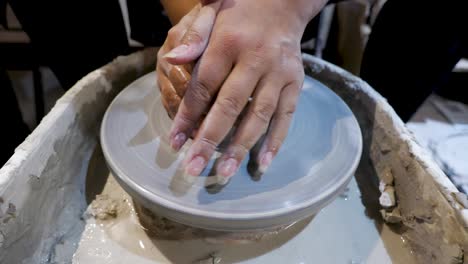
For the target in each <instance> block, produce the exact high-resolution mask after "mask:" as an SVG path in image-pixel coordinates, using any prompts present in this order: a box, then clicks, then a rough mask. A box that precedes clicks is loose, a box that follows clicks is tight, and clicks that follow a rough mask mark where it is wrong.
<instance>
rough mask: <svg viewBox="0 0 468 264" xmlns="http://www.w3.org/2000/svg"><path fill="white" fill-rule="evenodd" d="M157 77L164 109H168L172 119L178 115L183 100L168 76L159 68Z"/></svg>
mask: <svg viewBox="0 0 468 264" xmlns="http://www.w3.org/2000/svg"><path fill="white" fill-rule="evenodd" d="M157 75H158V84H159V89H160V91H161V100H162V103H163V105H164V108H166V110H167V112H168V114H169V117H171V119H172V118H174V116H175V114H176V113H177V109H178V108H179V105H180V101H181V99H180V97H179V96H178V95H177V92H176V91H175V89H174V86H173V85H172V83H171V81H169V79H168V78H167V76H166V75H165V74H164V73H163V72H162V71H161V70H160V69H159V68H158V69H157Z"/></svg>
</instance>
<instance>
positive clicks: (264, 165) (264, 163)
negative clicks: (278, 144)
mask: <svg viewBox="0 0 468 264" xmlns="http://www.w3.org/2000/svg"><path fill="white" fill-rule="evenodd" d="M272 160H273V153H272V152H270V151H269V152H267V153H265V154H263V156H262V159H261V160H260V166H259V167H258V170H259V171H260V172H261V173H265V172H266V171H267V169H268V167H270V164H271V161H272Z"/></svg>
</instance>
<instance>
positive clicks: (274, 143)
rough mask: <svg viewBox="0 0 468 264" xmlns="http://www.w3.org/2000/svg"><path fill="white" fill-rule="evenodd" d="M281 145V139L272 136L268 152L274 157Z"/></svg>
mask: <svg viewBox="0 0 468 264" xmlns="http://www.w3.org/2000/svg"><path fill="white" fill-rule="evenodd" d="M282 144H283V139H282V138H280V137H277V136H272V137H271V138H270V139H269V142H268V150H269V151H271V152H273V154H274V155H276V154H277V153H278V151H279V149H280V147H281V145H282Z"/></svg>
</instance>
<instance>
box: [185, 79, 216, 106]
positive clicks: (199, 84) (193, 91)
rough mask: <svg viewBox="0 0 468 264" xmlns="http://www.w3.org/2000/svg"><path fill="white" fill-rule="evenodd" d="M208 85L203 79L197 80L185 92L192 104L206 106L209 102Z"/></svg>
mask: <svg viewBox="0 0 468 264" xmlns="http://www.w3.org/2000/svg"><path fill="white" fill-rule="evenodd" d="M209 87H210V86H209V84H208V82H207V81H206V80H204V79H198V80H197V81H196V82H195V83H194V85H193V86H192V87H191V88H190V89H188V90H187V93H188V95H189V98H190V100H191V101H193V103H194V104H206V103H208V102H210V101H211V93H210V88H209Z"/></svg>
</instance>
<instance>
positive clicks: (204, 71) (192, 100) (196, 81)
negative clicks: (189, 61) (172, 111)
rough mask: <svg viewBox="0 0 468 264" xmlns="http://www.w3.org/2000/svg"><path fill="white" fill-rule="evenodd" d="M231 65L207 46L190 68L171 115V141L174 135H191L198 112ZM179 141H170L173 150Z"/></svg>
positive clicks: (228, 60)
mask: <svg viewBox="0 0 468 264" xmlns="http://www.w3.org/2000/svg"><path fill="white" fill-rule="evenodd" d="M231 68H232V59H230V58H228V57H225V55H224V54H222V53H220V52H218V51H216V49H207V51H206V52H205V53H204V54H203V56H202V58H201V59H200V61H199V62H198V63H197V65H196V66H195V68H194V71H193V73H192V78H191V80H190V82H189V85H188V88H187V91H186V92H185V94H184V97H183V99H182V102H181V104H180V106H179V110H178V111H177V115H176V116H175V118H174V122H173V124H172V128H171V132H170V134H169V137H170V140H171V141H172V140H174V139H175V137H178V138H185V139H187V138H188V137H187V136H188V135H192V131H193V129H194V128H195V127H197V125H198V123H199V122H200V119H201V117H202V115H203V114H204V113H206V111H207V109H208V107H209V106H210V105H211V103H212V100H213V97H214V96H215V95H216V93H217V92H218V90H219V87H221V85H222V84H223V82H224V80H225V78H226V76H227V75H228V73H229V72H230V71H231ZM179 143H180V142H179ZM184 143H185V142H183V143H182V145H183V144H184ZM182 145H179V144H178V143H177V144H176V142H174V144H172V146H173V147H174V150H176V151H177V150H179V149H180V147H181V146H182Z"/></svg>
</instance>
